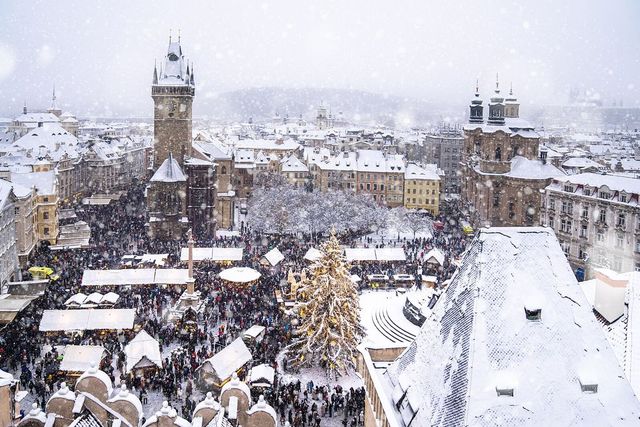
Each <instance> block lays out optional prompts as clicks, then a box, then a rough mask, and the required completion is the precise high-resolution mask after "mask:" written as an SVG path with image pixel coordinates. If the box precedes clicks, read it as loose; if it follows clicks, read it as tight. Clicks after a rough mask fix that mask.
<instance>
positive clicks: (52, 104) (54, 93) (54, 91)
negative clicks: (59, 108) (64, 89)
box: [51, 82, 56, 110]
mask: <svg viewBox="0 0 640 427" xmlns="http://www.w3.org/2000/svg"><path fill="white" fill-rule="evenodd" d="M51 109H52V110H55V109H56V83H55V82H53V96H52V97H51Z"/></svg>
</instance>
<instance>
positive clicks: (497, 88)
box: [496, 73, 500, 93]
mask: <svg viewBox="0 0 640 427" xmlns="http://www.w3.org/2000/svg"><path fill="white" fill-rule="evenodd" d="M496 93H500V82H499V79H498V73H496Z"/></svg>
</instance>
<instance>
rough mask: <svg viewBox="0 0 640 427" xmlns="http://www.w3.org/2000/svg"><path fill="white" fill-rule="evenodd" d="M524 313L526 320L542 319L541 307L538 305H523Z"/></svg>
mask: <svg viewBox="0 0 640 427" xmlns="http://www.w3.org/2000/svg"><path fill="white" fill-rule="evenodd" d="M524 314H525V316H526V317H527V320H531V321H534V322H536V321H540V320H541V319H542V309H541V308H539V307H533V306H525V307H524Z"/></svg>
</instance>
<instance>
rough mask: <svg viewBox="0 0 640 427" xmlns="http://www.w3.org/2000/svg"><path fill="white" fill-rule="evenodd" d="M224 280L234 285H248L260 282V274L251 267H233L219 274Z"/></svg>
mask: <svg viewBox="0 0 640 427" xmlns="http://www.w3.org/2000/svg"><path fill="white" fill-rule="evenodd" d="M219 276H220V278H221V279H222V280H226V281H227V282H233V283H248V282H253V281H254V280H258V279H259V278H260V276H261V274H260V272H259V271H257V270H254V269H253V268H250V267H233V268H227V269H226V270H222V271H221V272H220V274H219Z"/></svg>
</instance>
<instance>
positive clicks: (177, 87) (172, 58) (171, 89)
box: [151, 38, 195, 171]
mask: <svg viewBox="0 0 640 427" xmlns="http://www.w3.org/2000/svg"><path fill="white" fill-rule="evenodd" d="M163 65H164V66H163ZM163 65H161V66H160V70H159V71H158V69H157V68H156V67H154V70H153V85H152V86H151V97H152V98H153V103H154V111H153V137H154V142H155V147H154V156H153V170H154V171H156V170H157V169H158V168H159V167H160V166H161V165H162V163H163V162H164V161H165V160H166V159H167V158H168V157H169V154H172V155H173V158H174V159H175V160H176V161H177V162H178V164H179V165H180V166H183V165H184V160H185V157H188V156H191V138H192V136H191V106H192V103H193V97H194V96H195V84H194V76H193V66H189V64H188V63H187V61H186V60H185V58H184V55H183V54H182V47H181V46H180V40H178V41H177V42H172V41H171V38H169V48H168V50H167V55H166V56H165V58H164V61H163Z"/></svg>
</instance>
